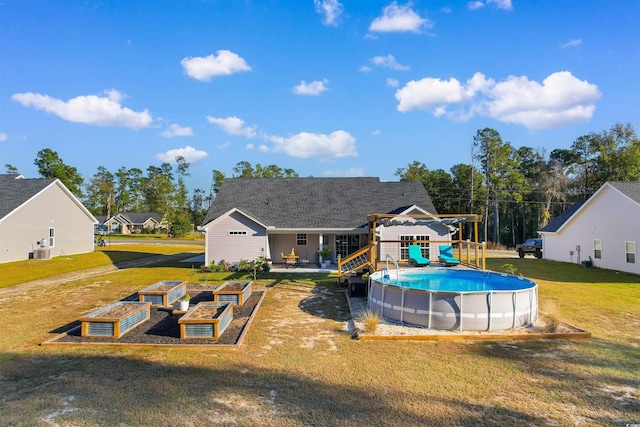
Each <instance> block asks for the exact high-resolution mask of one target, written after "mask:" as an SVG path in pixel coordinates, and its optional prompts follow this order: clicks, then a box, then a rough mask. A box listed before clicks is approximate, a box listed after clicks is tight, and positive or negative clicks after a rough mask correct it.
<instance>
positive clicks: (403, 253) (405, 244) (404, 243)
mask: <svg viewBox="0 0 640 427" xmlns="http://www.w3.org/2000/svg"><path fill="white" fill-rule="evenodd" d="M418 240H429V236H400V259H409V246H410V245H413V244H416V245H418V246H420V252H421V253H422V256H423V257H425V258H429V243H428V242H420V243H414V242H416V241H418Z"/></svg>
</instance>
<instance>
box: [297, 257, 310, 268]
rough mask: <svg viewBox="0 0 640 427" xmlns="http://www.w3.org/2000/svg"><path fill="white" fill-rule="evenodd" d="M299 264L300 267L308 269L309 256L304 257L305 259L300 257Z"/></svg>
mask: <svg viewBox="0 0 640 427" xmlns="http://www.w3.org/2000/svg"><path fill="white" fill-rule="evenodd" d="M299 263H300V265H301V266H303V267H304V266H307V267H308V266H309V256H308V255H305V256H303V257H300V259H299Z"/></svg>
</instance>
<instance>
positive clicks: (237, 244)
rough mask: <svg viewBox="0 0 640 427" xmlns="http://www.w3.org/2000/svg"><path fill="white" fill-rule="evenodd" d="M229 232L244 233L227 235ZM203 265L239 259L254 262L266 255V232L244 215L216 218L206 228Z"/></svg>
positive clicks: (233, 214) (234, 214)
mask: <svg viewBox="0 0 640 427" xmlns="http://www.w3.org/2000/svg"><path fill="white" fill-rule="evenodd" d="M229 231H245V232H246V234H244V235H238V234H235V235H229ZM206 232H207V237H206V245H207V247H206V251H205V258H206V259H205V263H206V264H207V265H209V264H210V263H211V260H214V261H215V262H216V263H218V262H220V261H221V260H225V261H227V262H237V261H240V260H241V259H245V260H254V259H256V258H257V257H259V256H260V255H266V251H267V250H268V249H267V235H266V230H265V229H264V227H262V226H261V225H259V224H256V223H255V222H253V221H251V220H250V219H248V218H247V217H245V216H244V215H242V214H240V213H238V212H233V213H232V214H231V215H226V216H222V217H220V218H218V219H217V220H216V221H214V222H213V223H212V224H209V226H208V227H206Z"/></svg>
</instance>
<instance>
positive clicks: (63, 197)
mask: <svg viewBox="0 0 640 427" xmlns="http://www.w3.org/2000/svg"><path fill="white" fill-rule="evenodd" d="M97 222H98V221H97V220H96V218H95V217H94V216H93V215H91V212H89V210H87V208H85V207H84V206H83V205H82V203H80V201H79V200H78V199H77V198H76V197H75V196H74V195H73V194H72V193H71V191H69V189H68V188H67V187H66V186H65V185H64V184H63V183H62V182H61V181H60V180H59V179H26V178H24V177H23V176H22V175H4V174H3V175H0V262H9V261H19V260H25V259H29V258H49V257H51V256H59V255H73V254H80V253H86V252H92V251H93V248H94V246H93V227H94V224H96V223H97Z"/></svg>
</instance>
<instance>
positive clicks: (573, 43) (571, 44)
mask: <svg viewBox="0 0 640 427" xmlns="http://www.w3.org/2000/svg"><path fill="white" fill-rule="evenodd" d="M581 44H582V40H581V39H574V40H569V41H568V42H566V43H564V44H561V45H560V47H561V48H563V49H564V48H567V47H574V46H580V45H581Z"/></svg>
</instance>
